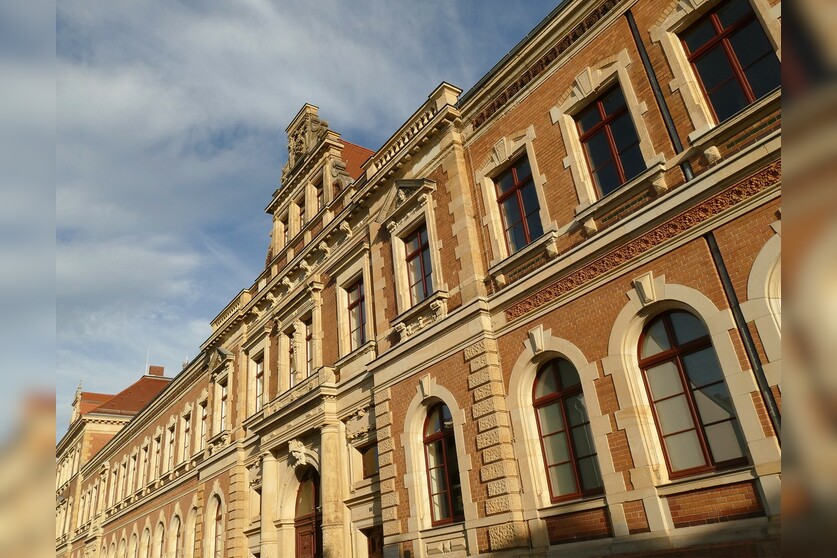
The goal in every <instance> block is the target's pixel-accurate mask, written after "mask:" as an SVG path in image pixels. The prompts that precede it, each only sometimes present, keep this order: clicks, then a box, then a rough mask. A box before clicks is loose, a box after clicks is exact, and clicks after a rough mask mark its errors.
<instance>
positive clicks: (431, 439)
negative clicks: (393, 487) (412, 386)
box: [421, 402, 465, 527]
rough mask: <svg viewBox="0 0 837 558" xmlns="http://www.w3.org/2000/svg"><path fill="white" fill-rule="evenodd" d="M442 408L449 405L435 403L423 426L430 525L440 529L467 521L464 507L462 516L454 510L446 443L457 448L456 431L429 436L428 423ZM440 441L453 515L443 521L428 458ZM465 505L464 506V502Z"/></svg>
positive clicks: (428, 411)
mask: <svg viewBox="0 0 837 558" xmlns="http://www.w3.org/2000/svg"><path fill="white" fill-rule="evenodd" d="M441 407H447V405H446V404H445V403H443V402H437V403H435V404H434V405H432V406H430V407H429V408H428V409H427V415H426V416H425V418H424V424H423V426H422V431H421V432H422V437H423V440H422V441H423V446H424V470H425V473H426V474H427V494H428V498H429V504H430V523H431V525H432V526H433V527H438V526H441V525H449V524H451V523H457V522H460V521H463V520H464V519H465V513H464V506H463V512H462V515H455V514H454V509H453V488H452V483H451V474H450V469H451V467H450V460H449V457H448V446H447V443H446V442H447V440H448V439H451V440H453V447H454V448H456V436H455V433H454V429H453V428H451V429H450V430H447V431H446V430H445V429H444V428H442V429H441V430H440V431H439V432H434V433H433V434H430V435H429V436H428V435H427V425H428V421H429V420H430V417H431V416H432V415H433V413H434V412H435V411H436V409H439V408H441ZM448 414H451V412H450V408H449V407H448ZM451 416H452V414H451ZM438 441H441V442H442V444H441V446H442V452H443V454H444V458H443V459H442V463H443V465H442V467H443V468H444V479H445V486H446V489H445V493H446V495H447V502H448V509H449V510H450V514H451V515H450V516H449V517H445V518H441V519H437V518H436V513H435V511H434V508H433V480H432V478H431V476H430V466H429V465H430V463H429V460H428V456H427V453H428V452H427V448H428V447H429V446H430V445H431V444H433V443H436V442H438ZM458 464H459V458H458V457H456V465H457V466H458ZM460 490H461V481H460ZM437 494H441V492H437ZM463 504H464V502H463Z"/></svg>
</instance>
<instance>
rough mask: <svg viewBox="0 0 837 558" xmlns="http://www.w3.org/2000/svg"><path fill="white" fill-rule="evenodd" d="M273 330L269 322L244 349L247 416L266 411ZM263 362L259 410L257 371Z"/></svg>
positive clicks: (249, 340)
mask: <svg viewBox="0 0 837 558" xmlns="http://www.w3.org/2000/svg"><path fill="white" fill-rule="evenodd" d="M272 329H273V321H272V320H269V321H268V322H267V323H266V324H265V325H264V327H263V328H260V331H258V332H257V333H258V334H257V335H254V336H253V337H252V338H251V339H248V341H247V343H246V344H245V346H244V347H243V352H244V357H245V360H246V363H247V374H246V377H247V387H246V390H247V393H246V402H247V403H246V406H247V409H246V411H245V415H246V416H248V417H249V416H252V415H253V414H255V413H258V412H260V411H261V410H262V409H264V406H265V404H267V402H268V400H267V393H268V391H267V390H268V384H269V380H268V378H269V376H270V374H269V372H268V367H269V364H270V362H269V361H270V358H271V355H270V331H271V330H272ZM259 361H261V363H262V401H261V408H259V404H258V402H257V401H256V370H257V364H258V362H259Z"/></svg>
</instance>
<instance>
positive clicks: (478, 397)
mask: <svg viewBox="0 0 837 558" xmlns="http://www.w3.org/2000/svg"><path fill="white" fill-rule="evenodd" d="M472 393H473V394H474V401H475V402H476V401H482V400H483V399H486V398H488V397H494V396H495V395H496V396H498V397H502V396H503V395H505V394H504V393H503V384H501V383H500V382H489V383H487V384H483V385H481V386H480V387H478V388H476V389H475V390H474V391H473V392H472Z"/></svg>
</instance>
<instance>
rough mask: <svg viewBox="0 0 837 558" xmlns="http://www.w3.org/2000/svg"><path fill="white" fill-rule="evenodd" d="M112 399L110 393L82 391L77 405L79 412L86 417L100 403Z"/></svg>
mask: <svg viewBox="0 0 837 558" xmlns="http://www.w3.org/2000/svg"><path fill="white" fill-rule="evenodd" d="M112 397H113V394H112V393H94V392H92V391H82V392H81V401H80V404H79V412H80V413H81V414H82V415H86V414H87V413H89V412H90V411H92V410H93V409H95V408H96V407H98V406H99V405H101V404H102V403H104V402H106V401H107V400H109V399H111V398H112Z"/></svg>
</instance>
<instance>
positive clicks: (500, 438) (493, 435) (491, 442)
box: [477, 428, 511, 449]
mask: <svg viewBox="0 0 837 558" xmlns="http://www.w3.org/2000/svg"><path fill="white" fill-rule="evenodd" d="M509 442H511V433H510V432H509V429H508V428H495V429H494V430H489V431H488V432H483V433H482V434H477V449H484V448H487V447H490V446H496V445H497V444H505V443H509Z"/></svg>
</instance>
